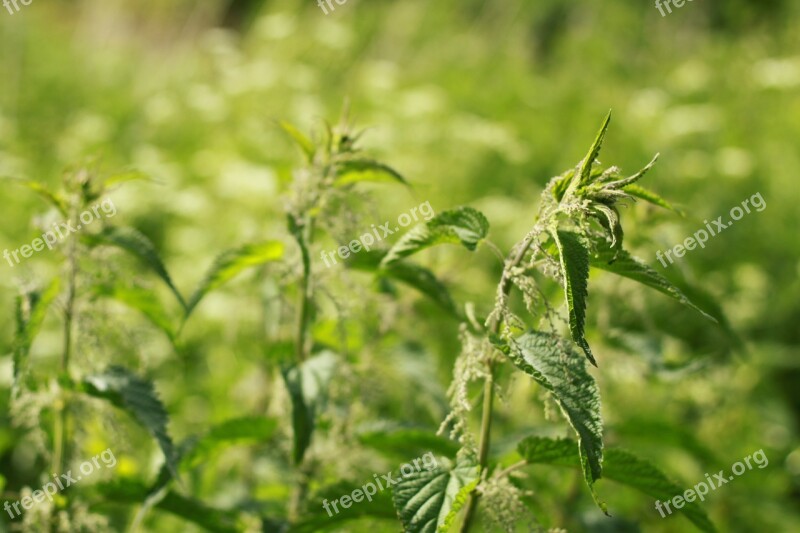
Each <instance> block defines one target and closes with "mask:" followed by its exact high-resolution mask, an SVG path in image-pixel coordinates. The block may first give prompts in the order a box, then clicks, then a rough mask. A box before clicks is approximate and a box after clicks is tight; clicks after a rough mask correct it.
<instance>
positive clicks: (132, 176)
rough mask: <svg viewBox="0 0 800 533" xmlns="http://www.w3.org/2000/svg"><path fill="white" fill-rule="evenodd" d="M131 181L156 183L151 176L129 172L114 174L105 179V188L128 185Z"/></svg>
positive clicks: (137, 171)
mask: <svg viewBox="0 0 800 533" xmlns="http://www.w3.org/2000/svg"><path fill="white" fill-rule="evenodd" d="M129 181H154V180H153V178H151V177H150V176H148V175H147V174H145V173H144V172H141V171H139V170H128V171H126V172H120V173H117V174H112V175H111V176H108V177H107V178H105V179H103V188H105V189H108V188H111V187H114V186H116V185H121V184H123V183H127V182H129Z"/></svg>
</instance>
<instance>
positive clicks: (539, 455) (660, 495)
mask: <svg viewBox="0 0 800 533" xmlns="http://www.w3.org/2000/svg"><path fill="white" fill-rule="evenodd" d="M575 448H576V447H575V442H574V441H573V440H571V439H548V438H544V437H529V438H527V439H525V440H523V441H522V442H520V443H519V446H518V447H517V450H518V451H519V453H520V455H521V456H522V457H523V458H524V459H525V460H526V461H527V462H528V463H531V464H550V465H557V466H566V467H575V468H580V460H579V457H578V454H576V453H575ZM603 478H604V479H608V480H610V481H614V482H616V483H620V484H622V485H626V486H629V487H632V488H634V489H637V490H638V491H640V492H642V493H644V494H646V495H648V496H650V497H652V498H655V499H657V500H659V501H667V500H670V499H672V498H673V497H675V496H680V495H682V494H683V493H684V488H683V486H682V485H679V484H678V483H675V482H673V481H671V480H670V479H669V478H668V477H667V476H666V475H665V474H664V473H663V472H662V471H661V470H659V469H658V468H656V467H655V466H653V464H651V463H650V462H649V461H646V460H644V459H640V458H638V457H636V456H635V455H634V454H632V453H630V452H628V451H625V450H621V449H618V448H607V449H606V451H605V457H604V460H603ZM678 510H679V511H680V512H681V513H683V514H684V515H685V516H686V518H688V519H689V520H691V521H692V523H694V524H695V525H696V526H697V527H698V528H699V529H700V530H702V531H706V532H714V531H716V529H715V527H714V525H713V524H712V523H711V520H710V519H709V518H708V515H707V514H706V513H705V511H704V510H703V508H702V507H701V506H700V505H699V504H698V502H697V501H694V502H685V505H684V506H683V507H682V508H681V509H678Z"/></svg>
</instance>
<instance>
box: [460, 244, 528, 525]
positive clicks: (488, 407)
mask: <svg viewBox="0 0 800 533" xmlns="http://www.w3.org/2000/svg"><path fill="white" fill-rule="evenodd" d="M535 235H536V233H535V232H533V231H532V232H531V233H529V234H528V236H527V237H525V239H524V240H523V241H522V242H521V243H520V244H519V247H518V248H517V250H516V253H514V255H513V257H512V258H511V259H510V261H508V262H507V263H506V266H505V268H504V269H503V275H502V277H501V279H500V285H499V286H498V291H497V293H498V298H499V299H501V300H502V299H505V298H506V297H507V296H508V294H509V293H510V292H511V286H512V282H511V276H512V270H513V269H515V268H516V267H518V266H519V264H520V263H521V262H522V260H523V259H524V258H525V254H526V253H527V252H528V249H529V248H530V246H531V243H533V239H534V238H535ZM501 325H502V319H501V317H500V316H499V315H497V314H495V315H493V316H492V320H491V322H490V323H489V332H490V333H492V334H497V333H498V332H499V331H500V326H501ZM487 365H488V371H489V377H487V378H486V381H485V382H484V384H483V411H482V412H481V435H480V444H479V447H478V465H479V466H480V472H481V475H484V473H485V471H486V466H487V465H488V464H489V449H490V447H491V437H492V435H491V433H492V410H493V404H494V370H495V363H494V361H491V360H490V361H489V362H488V363H487ZM479 499H480V494H478V492H475V491H473V492H472V493H471V494H470V496H469V501H468V502H467V511H466V513H465V515H464V522H463V523H462V524H461V533H467V532H468V531H469V529H470V527H472V521H473V519H474V518H475V510H476V509H477V507H478V500H479Z"/></svg>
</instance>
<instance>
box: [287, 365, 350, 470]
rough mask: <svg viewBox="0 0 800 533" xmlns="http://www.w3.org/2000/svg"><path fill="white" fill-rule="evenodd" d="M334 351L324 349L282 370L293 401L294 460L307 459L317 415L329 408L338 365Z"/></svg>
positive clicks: (298, 461)
mask: <svg viewBox="0 0 800 533" xmlns="http://www.w3.org/2000/svg"><path fill="white" fill-rule="evenodd" d="M338 360H339V358H338V356H337V355H336V354H334V353H333V352H329V351H325V352H322V353H320V354H318V355H316V356H314V357H312V358H311V359H308V360H307V361H304V362H303V363H301V364H299V365H297V364H294V365H291V366H288V367H284V368H283V369H281V374H282V375H283V381H284V383H285V384H286V390H287V391H288V392H289V398H290V400H291V402H292V429H293V430H294V450H293V454H292V457H293V460H294V463H295V464H296V465H297V464H300V463H301V462H302V461H303V457H304V456H305V453H306V450H307V449H308V447H309V446H310V445H311V439H312V437H313V434H314V429H315V427H316V422H317V416H318V415H319V413H320V412H321V411H322V410H323V409H324V408H325V404H326V403H327V399H328V385H329V384H330V381H331V378H332V377H333V374H334V371H335V370H336V367H337V364H338Z"/></svg>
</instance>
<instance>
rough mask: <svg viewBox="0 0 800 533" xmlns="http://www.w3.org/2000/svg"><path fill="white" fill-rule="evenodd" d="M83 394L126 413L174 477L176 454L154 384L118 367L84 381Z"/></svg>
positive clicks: (164, 412) (165, 415)
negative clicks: (158, 451) (156, 448)
mask: <svg viewBox="0 0 800 533" xmlns="http://www.w3.org/2000/svg"><path fill="white" fill-rule="evenodd" d="M83 384H84V387H83V388H84V391H85V392H86V393H87V394H89V395H90V396H94V397H96V398H102V399H104V400H108V401H109V402H111V403H112V404H113V405H114V406H116V407H118V408H120V409H123V410H125V411H127V412H128V413H129V414H131V415H132V416H133V418H134V419H135V420H136V421H137V422H139V424H141V425H142V426H143V427H144V428H145V429H146V430H147V431H148V432H149V433H150V434H151V435H152V436H153V437H154V438H155V439H156V441H157V442H158V445H159V446H160V447H161V451H162V452H164V460H165V463H166V465H167V466H168V467H169V469H170V471H171V472H172V475H173V476H175V477H177V475H178V474H177V471H178V469H177V462H176V461H177V454H176V453H175V448H174V446H173V444H172V439H171V438H170V436H169V433H168V432H167V424H168V422H169V419H168V416H167V410H166V409H165V408H164V405H163V404H162V403H161V400H159V399H158V395H157V394H156V391H155V389H154V388H153V383H152V382H150V381H147V380H144V379H142V378H140V377H138V376H137V375H135V374H133V373H132V372H130V371H129V370H127V369H126V368H123V367H120V366H112V367H109V368H108V369H107V370H106V371H105V372H103V373H101V374H95V375H90V376H86V377H85V378H84V379H83Z"/></svg>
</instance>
